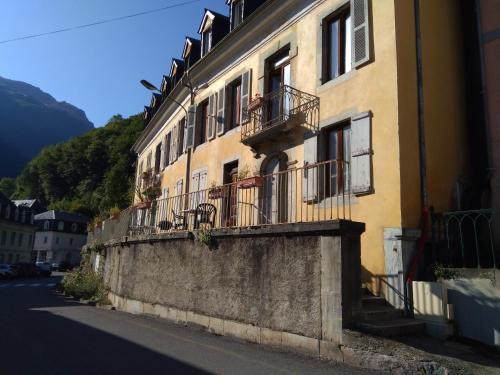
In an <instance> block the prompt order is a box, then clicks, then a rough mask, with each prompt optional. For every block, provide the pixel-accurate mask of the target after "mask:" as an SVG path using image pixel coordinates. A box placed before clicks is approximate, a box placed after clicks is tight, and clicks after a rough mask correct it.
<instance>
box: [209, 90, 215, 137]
mask: <svg viewBox="0 0 500 375" xmlns="http://www.w3.org/2000/svg"><path fill="white" fill-rule="evenodd" d="M215 104H216V103H215V94H213V95H210V96H209V97H208V139H209V140H210V139H214V138H215V112H216V108H215Z"/></svg>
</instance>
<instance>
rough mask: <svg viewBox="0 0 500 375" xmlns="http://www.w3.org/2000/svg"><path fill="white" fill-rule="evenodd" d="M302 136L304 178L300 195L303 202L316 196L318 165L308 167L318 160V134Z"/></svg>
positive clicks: (313, 199) (312, 199)
mask: <svg viewBox="0 0 500 375" xmlns="http://www.w3.org/2000/svg"><path fill="white" fill-rule="evenodd" d="M306 136H308V137H307V138H304V176H303V177H304V178H303V179H302V197H303V199H304V201H305V202H310V201H315V200H316V199H317V197H318V167H312V168H308V166H310V165H315V164H316V163H317V162H318V136H317V135H316V134H311V133H309V134H306Z"/></svg>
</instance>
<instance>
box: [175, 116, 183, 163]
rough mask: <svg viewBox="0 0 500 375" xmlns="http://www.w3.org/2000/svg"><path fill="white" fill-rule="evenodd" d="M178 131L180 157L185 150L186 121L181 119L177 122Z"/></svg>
mask: <svg viewBox="0 0 500 375" xmlns="http://www.w3.org/2000/svg"><path fill="white" fill-rule="evenodd" d="M177 133H178V136H179V139H178V141H177V157H180V156H181V155H182V153H183V152H184V122H183V121H179V123H178V124H177Z"/></svg>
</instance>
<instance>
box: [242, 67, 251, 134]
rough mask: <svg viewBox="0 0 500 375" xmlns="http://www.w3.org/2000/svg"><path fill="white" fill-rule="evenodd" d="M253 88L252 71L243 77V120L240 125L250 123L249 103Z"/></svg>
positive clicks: (248, 71)
mask: <svg viewBox="0 0 500 375" xmlns="http://www.w3.org/2000/svg"><path fill="white" fill-rule="evenodd" d="M251 86H252V70H247V71H246V72H245V73H243V74H242V75H241V105H240V108H241V115H240V117H241V119H240V125H241V124H245V123H247V122H248V121H249V117H248V102H249V101H250V95H251Z"/></svg>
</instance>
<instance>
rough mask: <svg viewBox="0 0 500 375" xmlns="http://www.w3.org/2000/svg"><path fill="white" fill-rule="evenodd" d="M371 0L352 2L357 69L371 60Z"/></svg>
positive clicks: (354, 64)
mask: <svg viewBox="0 0 500 375" xmlns="http://www.w3.org/2000/svg"><path fill="white" fill-rule="evenodd" d="M368 1H369V0H351V12H352V15H353V17H352V18H353V20H352V22H351V35H352V62H353V66H354V67H357V66H359V65H361V64H364V63H366V62H367V61H369V60H370V17H369V13H368V12H369V4H368Z"/></svg>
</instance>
